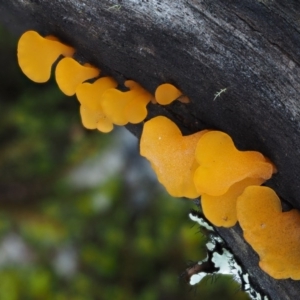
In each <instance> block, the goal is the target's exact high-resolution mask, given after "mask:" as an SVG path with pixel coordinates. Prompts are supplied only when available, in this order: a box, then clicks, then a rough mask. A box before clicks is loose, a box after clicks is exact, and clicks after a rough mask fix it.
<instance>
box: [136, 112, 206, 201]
mask: <svg viewBox="0 0 300 300" xmlns="http://www.w3.org/2000/svg"><path fill="white" fill-rule="evenodd" d="M205 132H206V130H204V131H200V132H197V133H194V134H192V135H189V136H182V134H181V132H180V130H179V128H178V127H177V126H176V124H175V123H174V122H172V121H171V120H169V119H168V118H166V117H163V116H158V117H155V118H153V119H151V120H149V121H147V122H146V123H145V125H144V129H143V133H142V136H141V142H140V153H141V155H142V156H144V157H146V158H147V159H148V160H149V161H150V163H151V166H152V168H153V169H154V171H155V173H156V175H157V178H158V180H159V182H160V183H161V184H162V185H164V187H165V188H166V189H167V191H168V192H169V194H170V195H172V196H174V197H187V198H191V199H193V198H196V197H198V196H199V193H198V192H197V191H196V189H195V186H194V184H193V180H192V178H193V173H194V171H195V169H196V168H197V166H198V165H197V162H196V160H195V154H194V153H195V149H196V145H197V142H198V140H199V139H200V137H201V136H202V135H203V134H204V133H205Z"/></svg>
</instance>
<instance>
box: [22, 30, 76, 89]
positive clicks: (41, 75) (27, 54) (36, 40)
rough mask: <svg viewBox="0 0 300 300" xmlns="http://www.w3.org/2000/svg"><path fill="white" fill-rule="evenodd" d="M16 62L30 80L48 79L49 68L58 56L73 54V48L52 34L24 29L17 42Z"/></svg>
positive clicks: (43, 80)
mask: <svg viewBox="0 0 300 300" xmlns="http://www.w3.org/2000/svg"><path fill="white" fill-rule="evenodd" d="M17 52H18V53H17V56H18V63H19V66H20V68H21V70H22V72H23V73H24V74H25V75H26V76H27V77H28V78H29V79H31V80H32V81H34V82H38V83H42V82H46V81H48V80H49V78H50V75H51V68H52V65H53V64H54V62H55V61H56V60H57V59H58V58H59V56H61V55H63V56H73V54H74V52H75V50H74V48H72V47H69V46H67V45H64V44H62V43H61V42H60V41H59V40H58V39H57V38H55V37H53V36H48V37H45V38H44V37H42V36H40V35H39V34H38V33H37V32H35V31H32V30H30V31H26V32H25V33H24V34H23V35H22V36H21V38H20V40H19V42H18V50H17Z"/></svg>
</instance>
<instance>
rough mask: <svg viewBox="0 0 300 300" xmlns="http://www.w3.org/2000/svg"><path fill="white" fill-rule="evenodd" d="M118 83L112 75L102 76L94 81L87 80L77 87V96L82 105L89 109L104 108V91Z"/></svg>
mask: <svg viewBox="0 0 300 300" xmlns="http://www.w3.org/2000/svg"><path fill="white" fill-rule="evenodd" d="M117 85H118V83H117V82H116V81H115V80H114V79H113V78H112V77H101V78H99V79H97V80H96V81H95V82H93V83H89V82H85V83H82V84H80V85H79V86H78V87H77V89H76V96H77V99H78V101H79V102H80V104H81V105H83V106H85V107H87V108H88V109H89V110H99V109H100V110H102V105H101V98H102V95H103V93H104V92H105V91H106V90H108V89H111V88H115V87H117Z"/></svg>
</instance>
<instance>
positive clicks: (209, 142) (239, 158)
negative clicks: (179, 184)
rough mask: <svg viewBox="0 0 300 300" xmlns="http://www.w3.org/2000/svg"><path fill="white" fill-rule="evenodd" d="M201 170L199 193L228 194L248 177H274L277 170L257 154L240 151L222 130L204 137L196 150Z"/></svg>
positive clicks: (197, 181) (198, 173) (198, 172)
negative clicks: (231, 188) (230, 189)
mask: <svg viewBox="0 0 300 300" xmlns="http://www.w3.org/2000/svg"><path fill="white" fill-rule="evenodd" d="M196 159H197V162H198V163H199V167H198V168H197V170H196V171H195V175H194V183H195V186H196V189H197V191H198V193H199V194H208V195H210V196H221V195H224V194H225V193H226V192H227V191H228V190H229V188H230V187H231V186H232V185H233V184H235V183H237V182H239V181H242V180H243V179H245V178H261V179H264V180H267V179H269V178H271V176H272V174H273V172H274V168H273V165H272V164H271V163H269V162H267V160H266V158H265V157H264V156H263V155H262V154H261V153H259V152H256V151H239V150H237V149H236V148H235V146H234V143H233V141H232V139H231V137H230V136H229V135H228V134H226V133H224V132H221V131H210V132H208V133H206V134H205V135H203V137H202V138H201V139H200V140H199V142H198V145H197V148H196Z"/></svg>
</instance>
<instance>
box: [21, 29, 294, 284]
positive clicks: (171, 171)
mask: <svg viewBox="0 0 300 300" xmlns="http://www.w3.org/2000/svg"><path fill="white" fill-rule="evenodd" d="M74 53H75V50H74V49H73V48H72V47H70V46H67V45H65V44H63V43H61V42H60V41H59V40H58V39H57V38H55V37H53V36H46V37H45V38H44V37H42V36H40V35H39V34H38V33H36V32H35V31H27V32H25V33H24V34H23V35H22V37H21V38H20V40H19V43H18V62H19V65H20V67H21V69H22V71H23V72H24V74H25V75H26V76H27V77H29V78H30V79H31V80H33V81H35V82H39V83H42V82H46V81H48V80H49V78H50V76H51V69H52V66H53V64H54V63H55V62H57V61H58V60H59V61H58V63H57V65H56V67H55V78H56V82H57V84H58V86H59V88H60V89H61V91H62V92H63V93H65V94H66V95H68V96H72V95H75V94H76V96H77V99H78V101H79V103H80V115H81V120H82V124H83V126H84V127H86V128H87V129H98V130H99V131H101V132H110V131H111V130H112V129H113V127H114V125H119V126H122V125H126V124H127V123H133V124H136V123H140V122H143V121H144V120H145V119H146V117H147V114H148V111H147V105H148V104H149V103H150V102H152V103H158V104H160V105H169V104H171V103H172V102H173V101H175V100H178V101H181V102H183V103H188V102H189V99H188V98H187V96H185V95H184V94H183V93H182V92H181V91H180V90H179V89H177V88H176V87H175V86H173V85H172V84H170V83H164V84H161V85H159V86H158V87H157V89H156V91H155V95H154V96H153V95H152V94H151V93H150V92H148V91H147V90H145V89H144V88H143V87H142V86H141V85H140V84H138V83H137V82H135V81H133V80H127V81H125V82H124V87H125V89H126V90H125V91H122V90H120V89H118V83H117V81H116V80H115V79H114V78H112V77H108V76H107V77H99V75H100V70H99V69H98V68H96V67H94V66H92V65H90V64H87V63H86V64H81V63H79V62H77V61H76V60H75V59H74V58H73V55H74ZM140 151H141V155H142V156H144V157H146V158H147V159H148V160H149V161H150V164H151V166H152V168H153V170H154V171H155V173H156V175H157V177H158V180H159V181H160V183H161V184H163V185H164V186H165V188H166V189H167V191H168V192H169V193H170V194H171V195H172V196H174V197H186V198H190V199H194V198H197V197H199V196H200V197H201V203H202V209H203V212H204V214H205V216H206V218H207V219H208V220H209V221H210V222H211V223H212V224H214V225H215V226H223V227H231V226H234V225H235V224H236V223H237V221H239V223H240V225H241V227H242V229H243V231H244V237H245V239H246V240H247V241H248V242H249V243H250V244H251V246H252V247H253V249H254V250H255V251H256V252H257V253H258V254H259V256H260V266H261V268H262V269H263V270H264V271H265V272H267V273H268V274H270V275H271V276H273V277H274V278H277V279H279V278H293V279H300V260H299V259H298V254H299V252H300V212H299V211H297V210H291V211H289V212H284V213H283V212H282V208H281V204H280V200H279V198H278V196H277V195H276V194H275V192H274V191H273V190H272V189H270V188H267V187H262V186H261V185H262V184H263V183H264V182H265V181H266V180H268V179H270V178H271V176H272V175H273V174H274V173H275V172H276V169H275V166H274V165H273V164H272V162H271V161H270V160H269V159H268V158H266V157H264V156H263V155H262V154H261V153H259V152H256V151H239V150H238V149H237V148H236V147H235V145H234V143H233V141H232V139H231V137H230V136H229V135H228V134H226V133H224V132H221V131H215V130H202V131H199V132H196V133H194V134H191V135H187V136H183V135H182V133H181V131H180V130H179V128H178V127H177V126H176V124H175V123H173V122H172V121H171V120H169V119H168V118H166V117H163V116H157V117H154V118H152V119H150V120H148V121H147V122H145V124H144V127H143V132H142V136H141V142H140ZM278 245H282V247H279V246H278Z"/></svg>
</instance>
